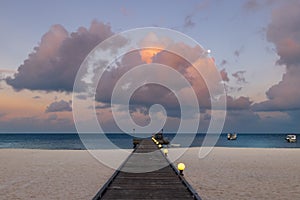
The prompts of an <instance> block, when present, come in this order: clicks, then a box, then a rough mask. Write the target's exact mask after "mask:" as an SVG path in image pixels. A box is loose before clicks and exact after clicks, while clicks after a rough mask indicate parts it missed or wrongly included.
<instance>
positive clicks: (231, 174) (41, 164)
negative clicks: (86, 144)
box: [0, 147, 300, 200]
mask: <svg viewBox="0 0 300 200" xmlns="http://www.w3.org/2000/svg"><path fill="white" fill-rule="evenodd" d="M169 151H170V153H172V151H176V149H170V150H169ZM198 151H199V148H191V149H189V150H188V151H187V152H186V153H185V154H184V156H183V157H181V158H180V159H179V160H178V161H176V163H178V162H184V163H185V165H186V170H185V171H184V174H185V178H186V179H187V180H188V181H189V183H190V184H191V185H192V186H193V187H194V188H195V189H196V191H197V192H198V193H199V195H200V196H201V197H202V198H203V199H204V200H205V199H300V173H299V169H300V168H299V167H300V149H252V148H244V149H242V148H220V147H217V148H214V150H213V151H212V152H211V153H210V154H209V155H208V156H207V157H205V158H204V159H198ZM0 163H1V164H0V199H78V200H79V199H91V198H92V197H93V196H94V195H95V194H96V193H97V191H98V190H99V189H100V188H101V186H102V185H103V184H104V183H105V182H106V181H107V180H108V178H109V177H110V176H111V175H112V173H113V172H114V170H112V169H110V168H108V167H106V166H104V165H102V164H100V163H99V162H98V161H97V160H95V159H94V158H93V157H92V156H91V155H90V154H89V153H88V152H87V151H82V150H26V149H1V150H0Z"/></svg>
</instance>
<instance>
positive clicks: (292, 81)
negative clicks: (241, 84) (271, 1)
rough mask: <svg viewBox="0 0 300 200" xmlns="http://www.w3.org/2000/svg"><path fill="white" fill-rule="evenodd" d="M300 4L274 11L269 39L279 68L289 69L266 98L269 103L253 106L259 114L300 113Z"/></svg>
mask: <svg viewBox="0 0 300 200" xmlns="http://www.w3.org/2000/svg"><path fill="white" fill-rule="evenodd" d="M299 10H300V2H294V1H293V2H291V3H286V4H284V5H283V6H281V7H279V8H278V9H276V10H274V11H273V14H272V22H271V23H270V25H269V26H268V29H267V38H268V40H269V41H270V42H272V43H274V45H275V47H276V51H277V54H278V56H279V60H278V61H277V63H278V64H281V65H285V66H286V73H285V74H284V75H283V77H282V80H281V81H280V82H279V83H278V84H275V85H273V86H272V87H271V88H270V89H269V90H268V91H267V92H266V95H267V97H268V100H266V101H264V102H261V103H257V104H254V105H253V109H254V110H257V111H276V110H279V111H289V110H299V109H300V92H299V88H298V87H297V86H299V85H300V79H299V77H300V56H299V55H300V29H299V27H300V12H299Z"/></svg>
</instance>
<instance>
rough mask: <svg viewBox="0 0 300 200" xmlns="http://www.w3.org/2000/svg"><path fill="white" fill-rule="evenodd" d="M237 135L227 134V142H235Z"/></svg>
mask: <svg viewBox="0 0 300 200" xmlns="http://www.w3.org/2000/svg"><path fill="white" fill-rule="evenodd" d="M236 139H237V134H236V133H228V134H227V140H236Z"/></svg>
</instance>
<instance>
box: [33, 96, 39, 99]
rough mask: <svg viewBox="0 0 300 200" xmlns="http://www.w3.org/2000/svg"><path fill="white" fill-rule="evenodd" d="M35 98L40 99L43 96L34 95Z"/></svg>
mask: <svg viewBox="0 0 300 200" xmlns="http://www.w3.org/2000/svg"><path fill="white" fill-rule="evenodd" d="M32 98H33V99H40V98H41V96H34V97H32Z"/></svg>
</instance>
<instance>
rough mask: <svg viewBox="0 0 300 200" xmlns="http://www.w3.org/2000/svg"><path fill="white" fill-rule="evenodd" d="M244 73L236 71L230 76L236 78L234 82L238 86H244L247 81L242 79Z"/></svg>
mask: <svg viewBox="0 0 300 200" xmlns="http://www.w3.org/2000/svg"><path fill="white" fill-rule="evenodd" d="M245 73H246V71H245V70H242V71H237V72H235V73H233V74H232V76H233V77H234V78H236V81H237V83H238V84H245V83H247V81H246V79H245V77H244V74H245Z"/></svg>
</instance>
